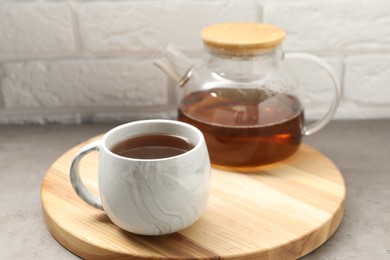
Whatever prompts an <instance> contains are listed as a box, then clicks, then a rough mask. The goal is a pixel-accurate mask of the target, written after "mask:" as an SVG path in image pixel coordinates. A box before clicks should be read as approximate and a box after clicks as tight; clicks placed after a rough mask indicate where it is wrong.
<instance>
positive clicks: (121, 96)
mask: <svg viewBox="0 0 390 260" xmlns="http://www.w3.org/2000/svg"><path fill="white" fill-rule="evenodd" d="M0 85H2V88H3V95H4V103H5V108H6V109H14V108H26V107H41V108H52V107H119V106H126V107H142V106H156V105H164V104H166V103H167V102H168V95H167V93H168V91H167V80H166V77H165V76H164V75H163V74H162V73H161V72H160V71H158V70H157V69H156V68H154V66H153V65H152V61H150V60H142V61H141V60H129V59H68V60H59V61H32V62H10V63H5V64H4V65H3V78H2V82H1V84H0Z"/></svg>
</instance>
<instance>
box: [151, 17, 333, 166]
mask: <svg viewBox="0 0 390 260" xmlns="http://www.w3.org/2000/svg"><path fill="white" fill-rule="evenodd" d="M201 36H202V40H203V42H204V45H205V46H206V48H205V49H206V53H205V58H204V59H203V61H202V62H201V63H199V64H197V65H193V63H192V62H191V61H190V60H189V59H188V58H187V57H186V56H185V55H184V54H183V53H181V52H180V51H179V50H178V49H177V48H176V47H174V46H173V45H169V46H168V47H167V48H166V49H165V50H164V51H163V52H162V53H161V56H160V57H159V58H158V59H156V61H155V65H157V66H158V67H159V68H161V69H162V70H163V71H164V72H165V73H166V74H167V75H168V76H170V77H171V78H172V79H174V80H175V81H176V82H177V83H178V84H179V86H180V102H179V107H178V119H179V120H180V121H184V122H187V123H190V124H192V125H194V126H196V127H198V128H199V129H200V130H201V131H202V132H203V134H204V136H205V139H206V143H207V146H208V149H209V153H210V158H211V161H212V163H213V165H214V166H222V167H224V168H226V167H228V168H230V169H234V170H239V171H248V170H251V169H254V168H255V167H257V166H261V165H265V164H270V163H274V162H277V161H281V160H283V159H286V158H287V157H289V156H290V155H292V154H293V153H294V152H295V151H296V150H297V149H298V147H299V145H300V143H301V141H302V136H304V135H310V134H313V133H315V132H317V131H318V130H320V129H321V128H322V127H324V126H325V125H326V124H327V123H328V122H329V120H330V119H331V118H332V116H333V114H334V113H335V111H336V108H337V106H338V104H339V99H340V87H339V84H338V81H337V77H336V75H335V72H334V71H333V70H332V68H331V67H330V66H329V65H328V64H327V63H325V62H324V61H323V60H321V59H320V58H318V57H316V56H313V55H309V54H303V53H291V54H287V53H283V52H282V50H281V48H280V44H281V43H282V41H283V40H284V37H285V32H284V31H283V30H282V29H280V28H278V27H275V26H272V25H268V24H259V23H222V24H216V25H212V26H209V27H206V28H205V29H204V30H203V31H202V33H201ZM287 58H298V59H308V60H310V61H313V62H315V63H317V64H318V65H320V66H321V67H322V68H323V69H324V70H325V71H326V72H327V74H328V75H329V76H330V78H331V79H332V82H333V85H334V88H335V98H334V100H333V102H332V104H331V106H330V108H329V110H328V112H327V113H326V115H325V116H324V117H323V118H322V119H320V120H319V121H317V122H315V123H314V124H312V125H310V126H305V125H304V107H303V103H302V97H301V93H300V89H299V86H298V84H297V81H296V80H295V79H294V78H293V77H292V76H291V75H289V74H288V72H287V71H286V70H285V69H284V67H283V61H284V60H285V59H287Z"/></svg>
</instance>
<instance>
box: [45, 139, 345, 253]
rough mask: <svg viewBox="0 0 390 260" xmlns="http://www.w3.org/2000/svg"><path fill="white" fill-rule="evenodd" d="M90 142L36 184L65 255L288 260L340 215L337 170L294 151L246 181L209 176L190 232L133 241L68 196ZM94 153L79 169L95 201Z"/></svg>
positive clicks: (341, 188)
mask: <svg viewBox="0 0 390 260" xmlns="http://www.w3.org/2000/svg"><path fill="white" fill-rule="evenodd" d="M97 138H100V137H96V138H93V139H91V140H88V141H86V142H83V143H81V144H79V145H78V146H76V147H74V148H72V149H70V150H69V151H67V152H66V153H64V154H63V155H62V156H61V157H59V158H58V159H57V160H56V161H55V162H54V164H53V165H52V166H51V167H50V169H49V170H48V172H47V174H46V176H45V177H44V179H43V182H42V189H41V198H42V206H43V213H44V214H43V215H44V220H45V223H46V225H47V227H48V229H49V231H50V233H51V234H52V235H53V236H54V238H55V239H56V240H57V241H58V242H59V243H61V244H62V245H63V246H64V247H65V248H67V249H69V250H70V251H72V252H73V253H74V254H76V255H78V256H80V257H82V258H85V259H115V258H118V259H296V258H299V257H301V256H303V255H305V254H307V253H309V252H310V251H312V250H314V249H315V248H317V247H318V246H320V245H321V244H322V243H324V242H325V241H326V240H327V239H328V238H329V237H330V236H331V235H332V234H333V233H334V232H335V231H336V229H337V227H338V226H339V224H340V222H341V220H342V217H343V212H344V201H345V192H346V191H345V184H344V180H343V177H342V175H341V173H340V172H339V170H338V169H337V167H336V166H335V165H334V164H333V163H332V162H331V161H330V160H329V159H328V158H327V157H325V156H324V155H322V154H321V153H320V152H318V151H316V150H314V149H313V148H311V147H309V146H306V145H302V146H301V147H300V149H299V150H298V152H297V153H296V154H295V155H293V156H292V157H291V158H289V159H288V160H286V161H284V162H282V163H278V164H273V165H270V166H266V167H262V168H259V170H258V171H257V172H253V173H245V174H243V173H237V172H229V171H224V170H219V169H213V170H212V195H211V197H210V201H209V204H208V207H207V209H206V212H205V213H204V215H203V216H202V217H201V218H200V220H198V221H197V222H196V223H195V224H194V225H192V226H191V227H189V228H187V229H185V230H183V231H180V232H177V233H174V234H171V235H165V236H140V235H135V234H131V233H129V232H126V231H123V230H121V229H120V228H118V227H116V226H115V225H114V224H113V223H112V222H111V221H110V220H109V219H108V217H107V216H106V215H105V213H104V212H103V211H100V210H97V209H95V208H92V207H90V206H89V205H87V204H86V203H85V202H83V201H82V200H81V199H80V198H78V197H77V195H76V194H75V192H74V191H73V189H72V187H71V184H70V181H69V173H68V172H69V167H70V164H71V161H72V158H73V156H74V155H75V154H76V152H77V151H78V150H79V149H80V148H81V147H82V146H83V145H85V144H86V143H88V142H91V141H93V140H95V139H97ZM97 161H98V153H97V152H94V153H91V154H89V155H87V156H86V157H85V158H84V159H83V161H82V162H81V165H80V171H81V174H82V178H83V180H84V183H85V184H86V186H87V187H89V188H90V189H92V190H93V191H94V192H95V193H96V194H97V193H98V187H97V186H98V184H97V169H98V166H97Z"/></svg>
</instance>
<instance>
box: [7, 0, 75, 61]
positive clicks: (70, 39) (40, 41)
mask: <svg viewBox="0 0 390 260" xmlns="http://www.w3.org/2000/svg"><path fill="white" fill-rule="evenodd" d="M72 23H73V22H72V15H71V10H70V7H69V5H68V4H67V3H48V2H45V3H42V2H28V3H26V2H20V3H3V4H1V3H0V25H1V26H0V43H1V44H0V54H1V53H7V54H9V53H37V52H62V51H72V50H74V41H75V37H74V33H73V24H72Z"/></svg>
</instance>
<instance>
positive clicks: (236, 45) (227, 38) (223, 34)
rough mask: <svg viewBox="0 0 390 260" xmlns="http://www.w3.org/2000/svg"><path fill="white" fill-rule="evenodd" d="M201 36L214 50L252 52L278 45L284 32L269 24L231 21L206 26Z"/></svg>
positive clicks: (234, 52) (232, 52)
mask: <svg viewBox="0 0 390 260" xmlns="http://www.w3.org/2000/svg"><path fill="white" fill-rule="evenodd" d="M201 36H202V40H203V42H204V43H205V44H206V46H207V47H209V48H210V49H212V50H214V51H217V52H222V53H230V54H253V53H258V52H262V51H264V50H266V49H270V48H275V47H276V46H278V45H279V44H280V43H282V41H283V40H284V37H285V32H284V31H283V30H282V29H280V28H278V27H276V26H274V25H270V24H263V23H250V22H233V23H219V24H215V25H211V26H208V27H206V28H204V29H203V30H202V32H201Z"/></svg>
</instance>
